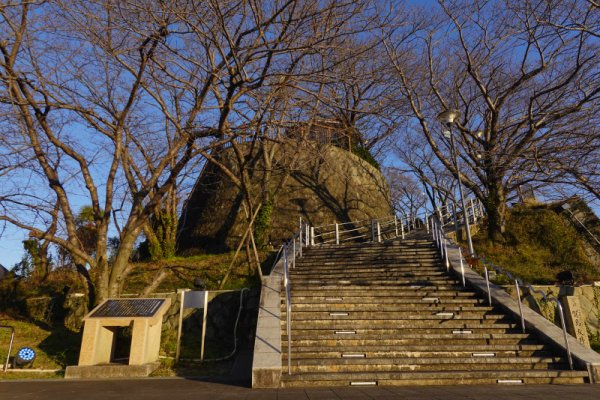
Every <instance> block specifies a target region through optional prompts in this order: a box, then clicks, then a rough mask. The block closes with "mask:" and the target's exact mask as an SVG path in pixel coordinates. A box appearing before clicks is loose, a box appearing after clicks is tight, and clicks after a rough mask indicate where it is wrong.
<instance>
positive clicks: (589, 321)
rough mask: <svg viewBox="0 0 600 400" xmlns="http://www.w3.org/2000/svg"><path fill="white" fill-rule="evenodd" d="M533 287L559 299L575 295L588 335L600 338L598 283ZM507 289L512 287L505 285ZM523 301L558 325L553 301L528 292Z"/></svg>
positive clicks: (558, 319) (599, 286)
mask: <svg viewBox="0 0 600 400" xmlns="http://www.w3.org/2000/svg"><path fill="white" fill-rule="evenodd" d="M534 287H535V288H536V289H539V290H542V291H544V292H545V293H547V294H551V295H553V296H555V297H558V298H560V299H561V300H562V299H564V298H566V297H569V296H573V297H575V298H576V299H577V302H578V303H579V306H580V311H581V319H582V320H583V321H585V326H586V329H587V334H588V336H590V337H597V338H600V285H585V286H577V287H571V286H553V285H544V286H541V285H537V286H534ZM507 289H509V290H510V291H511V293H512V287H507ZM524 302H525V303H526V304H527V305H528V306H529V307H530V308H532V309H533V310H535V311H537V312H538V313H540V314H541V315H543V316H544V317H546V318H547V319H548V320H550V321H552V322H554V323H555V324H556V325H560V317H559V316H558V314H557V313H556V307H555V306H554V303H549V304H546V303H544V302H542V301H541V296H540V295H538V294H533V295H531V294H528V295H527V296H525V298H524ZM562 302H563V307H565V312H566V311H567V310H566V308H567V307H566V304H565V302H564V300H563V301H562ZM569 333H571V334H574V333H575V332H569Z"/></svg>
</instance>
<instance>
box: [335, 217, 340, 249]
mask: <svg viewBox="0 0 600 400" xmlns="http://www.w3.org/2000/svg"><path fill="white" fill-rule="evenodd" d="M335 244H340V227H339V225H338V223H337V222H336V223H335Z"/></svg>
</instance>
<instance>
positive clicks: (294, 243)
mask: <svg viewBox="0 0 600 400" xmlns="http://www.w3.org/2000/svg"><path fill="white" fill-rule="evenodd" d="M295 267H296V235H294V236H292V269H293V268H295Z"/></svg>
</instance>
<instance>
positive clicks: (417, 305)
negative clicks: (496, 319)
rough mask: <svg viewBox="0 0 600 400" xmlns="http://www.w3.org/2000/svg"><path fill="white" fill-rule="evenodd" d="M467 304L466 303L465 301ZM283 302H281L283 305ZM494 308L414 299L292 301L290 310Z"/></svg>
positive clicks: (456, 310)
mask: <svg viewBox="0 0 600 400" xmlns="http://www.w3.org/2000/svg"><path fill="white" fill-rule="evenodd" d="M467 304H468V303H467ZM284 305H285V303H283V304H282V306H284ZM492 310H494V307H488V306H475V305H460V304H456V305H454V304H441V303H431V302H422V301H415V302H413V303H400V304H378V303H371V304H364V303H361V302H355V303H353V302H350V301H344V302H343V303H337V302H336V303H325V304H323V303H313V304H306V303H292V312H338V311H348V312H356V311H361V312H374V311H378V312H415V311H417V312H424V313H428V312H460V311H463V312H466V311H472V312H476V311H479V312H490V311H492Z"/></svg>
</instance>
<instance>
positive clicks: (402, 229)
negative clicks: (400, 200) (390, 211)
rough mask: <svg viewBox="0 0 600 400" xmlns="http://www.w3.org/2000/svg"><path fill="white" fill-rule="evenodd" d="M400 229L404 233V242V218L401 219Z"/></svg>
mask: <svg viewBox="0 0 600 400" xmlns="http://www.w3.org/2000/svg"><path fill="white" fill-rule="evenodd" d="M400 229H401V233H402V239H403V240H404V222H402V217H400Z"/></svg>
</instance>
